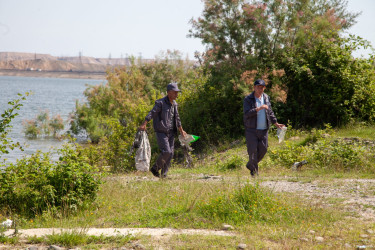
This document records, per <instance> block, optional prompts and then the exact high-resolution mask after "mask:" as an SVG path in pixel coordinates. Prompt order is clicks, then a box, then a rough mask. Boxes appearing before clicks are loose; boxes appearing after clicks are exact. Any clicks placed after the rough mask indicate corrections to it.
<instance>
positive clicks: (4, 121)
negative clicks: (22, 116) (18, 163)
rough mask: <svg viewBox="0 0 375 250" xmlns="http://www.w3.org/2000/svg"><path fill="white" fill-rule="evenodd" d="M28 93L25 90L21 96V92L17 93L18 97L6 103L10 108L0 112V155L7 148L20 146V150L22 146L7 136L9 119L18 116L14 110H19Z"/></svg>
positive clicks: (7, 150)
mask: <svg viewBox="0 0 375 250" xmlns="http://www.w3.org/2000/svg"><path fill="white" fill-rule="evenodd" d="M28 95H29V93H28V92H26V93H25V95H24V96H23V95H22V94H18V96H19V98H18V99H15V100H13V101H9V102H8V105H10V108H8V109H5V110H4V112H3V113H2V114H1V119H0V157H1V156H2V155H3V154H8V153H9V149H11V150H13V149H14V148H20V149H21V150H22V147H21V145H20V143H19V142H15V143H14V142H13V141H12V140H11V139H10V138H8V137H7V136H8V133H9V131H10V130H11V128H12V125H10V123H11V121H12V120H13V119H14V118H15V117H16V116H18V113H17V112H16V111H17V110H19V109H20V108H21V107H22V106H23V104H22V103H21V102H22V101H24V100H26V96H28Z"/></svg>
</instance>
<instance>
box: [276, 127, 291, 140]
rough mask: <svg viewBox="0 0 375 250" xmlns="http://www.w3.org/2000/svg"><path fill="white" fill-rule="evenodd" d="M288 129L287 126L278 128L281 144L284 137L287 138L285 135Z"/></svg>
mask: <svg viewBox="0 0 375 250" xmlns="http://www.w3.org/2000/svg"><path fill="white" fill-rule="evenodd" d="M287 129H288V128H287V127H286V126H284V127H281V128H277V132H276V134H277V137H278V138H279V143H281V142H282V141H284V137H285V133H286V130H287Z"/></svg>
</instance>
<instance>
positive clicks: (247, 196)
mask: <svg viewBox="0 0 375 250" xmlns="http://www.w3.org/2000/svg"><path fill="white" fill-rule="evenodd" d="M374 131H375V130H374V127H358V126H357V127H356V128H345V129H341V130H338V131H336V133H335V136H336V137H361V138H367V139H370V140H374V139H375V134H374ZM306 136H307V135H306V133H305V134H300V135H299V138H297V139H295V140H296V143H298V142H299V141H302V140H303V139H304V138H305V137H306ZM281 145H282V144H279V143H278V142H277V140H276V138H275V137H273V136H270V149H277V148H279V147H281ZM246 159H247V153H246V146H245V144H244V141H240V142H239V143H238V144H237V145H235V146H232V147H231V148H230V149H227V150H225V151H221V152H215V153H212V154H210V155H208V156H205V157H201V158H200V159H196V164H195V167H194V168H193V169H186V168H183V167H182V166H181V165H178V164H174V167H173V168H172V169H171V170H170V175H169V176H170V178H169V179H164V180H161V179H157V178H155V177H152V175H151V174H150V173H131V174H126V175H110V176H107V177H106V182H105V183H104V184H102V186H101V190H100V193H99V197H98V199H97V201H96V203H94V204H91V205H90V206H88V207H86V208H85V209H83V210H80V211H78V212H77V213H72V214H68V215H67V214H64V215H60V216H56V215H55V214H54V215H52V214H51V213H45V214H41V215H39V216H37V217H36V218H32V219H29V218H19V219H18V220H19V224H20V227H22V228H42V227H59V228H60V227H64V228H78V227H80V228H89V227H101V228H107V227H118V228H120V227H140V228H144V227H150V228H163V227H169V228H178V229H215V230H221V229H222V225H223V224H229V225H231V226H233V228H234V229H233V232H235V236H233V237H228V236H225V237H224V236H203V235H173V236H165V237H159V238H156V239H155V238H153V237H150V236H142V235H139V236H136V237H129V236H124V237H120V238H116V239H115V238H112V239H111V238H106V237H102V238H95V237H94V238H93V237H88V236H82V235H81V236H80V234H79V233H76V234H73V235H57V236H55V238H54V240H53V241H52V240H51V237H52V236H51V237H49V238H30V239H28V243H29V244H33V243H34V244H40V243H43V242H44V243H45V244H49V243H51V244H57V245H59V243H60V245H65V246H68V247H73V246H77V245H78V246H80V247H81V248H82V249H85V248H87V249H95V248H97V249H100V248H111V247H120V246H125V247H131V246H133V247H134V242H138V243H141V244H143V245H144V246H146V248H147V249H149V248H150V249H158V248H164V249H186V248H188V249H207V248H215V249H236V247H237V246H238V245H239V244H240V243H243V244H246V245H247V247H248V248H249V249H253V248H256V249H262V248H273V249H292V248H300V249H326V248H338V249H342V248H346V247H349V246H350V247H352V248H354V247H356V246H361V245H366V246H370V245H372V246H375V234H374V233H373V231H375V223H374V221H375V220H363V219H361V218H358V217H356V215H355V214H353V213H349V212H348V211H346V210H345V209H344V208H343V202H344V201H343V200H342V199H332V198H331V199H330V200H328V202H325V203H324V204H325V205H323V204H322V203H319V202H317V200H313V199H307V198H303V197H301V196H299V195H297V194H292V193H279V192H275V191H274V190H272V189H269V188H265V187H262V185H261V183H262V182H264V181H270V180H288V181H298V182H311V181H318V182H319V183H322V185H325V184H327V185H328V184H331V183H332V182H333V180H335V179H338V178H339V179H347V178H348V179H349V178H350V179H356V178H358V179H359V178H374V177H375V173H374V172H373V171H372V172H371V171H370V170H369V169H371V168H366V171H357V170H356V169H343V170H337V169H336V170H335V171H329V170H327V169H316V168H309V167H306V168H304V169H303V170H302V171H292V170H291V168H290V167H291V166H280V165H278V164H273V162H272V161H271V160H270V158H269V156H267V157H266V159H264V161H263V162H262V163H261V165H260V176H259V177H258V178H255V179H254V178H251V177H250V174H249V171H248V170H247V169H246V168H245V167H244V166H245V163H246ZM370 167H371V166H370ZM372 167H374V166H372ZM372 169H374V168H372ZM374 194H375V193H373V192H372V193H371V192H370V193H368V194H364V195H368V196H372V197H373V196H374ZM327 204H329V205H327ZM1 240H2V241H1ZM12 241H14V239H10V238H8V237H0V242H4V243H8V244H15V245H14V246H17V244H18V245H19V244H21V243H20V241H17V240H15V242H12ZM0 247H1V245H0Z"/></svg>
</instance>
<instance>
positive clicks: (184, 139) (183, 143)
mask: <svg viewBox="0 0 375 250" xmlns="http://www.w3.org/2000/svg"><path fill="white" fill-rule="evenodd" d="M178 140H179V141H180V144H181V146H185V147H188V146H189V144H190V142H191V141H193V140H194V137H193V136H192V135H189V134H187V135H186V137H184V136H183V135H179V136H178Z"/></svg>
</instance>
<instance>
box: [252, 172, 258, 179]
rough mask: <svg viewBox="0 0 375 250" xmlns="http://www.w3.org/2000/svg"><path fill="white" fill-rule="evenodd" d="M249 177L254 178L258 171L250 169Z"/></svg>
mask: <svg viewBox="0 0 375 250" xmlns="http://www.w3.org/2000/svg"><path fill="white" fill-rule="evenodd" d="M250 174H251V177H253V178H255V177H257V176H258V171H256V170H250Z"/></svg>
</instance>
